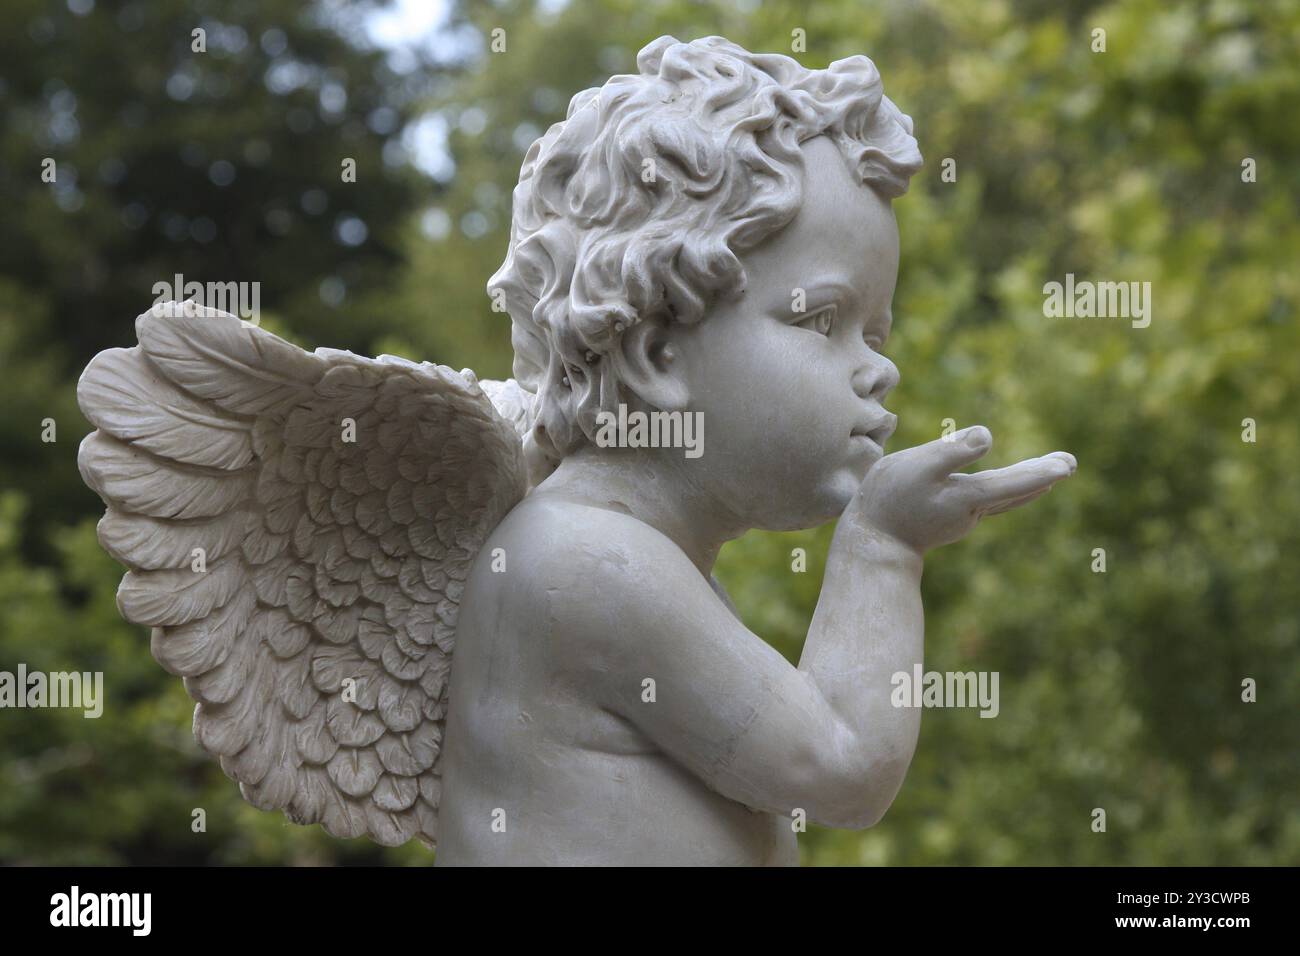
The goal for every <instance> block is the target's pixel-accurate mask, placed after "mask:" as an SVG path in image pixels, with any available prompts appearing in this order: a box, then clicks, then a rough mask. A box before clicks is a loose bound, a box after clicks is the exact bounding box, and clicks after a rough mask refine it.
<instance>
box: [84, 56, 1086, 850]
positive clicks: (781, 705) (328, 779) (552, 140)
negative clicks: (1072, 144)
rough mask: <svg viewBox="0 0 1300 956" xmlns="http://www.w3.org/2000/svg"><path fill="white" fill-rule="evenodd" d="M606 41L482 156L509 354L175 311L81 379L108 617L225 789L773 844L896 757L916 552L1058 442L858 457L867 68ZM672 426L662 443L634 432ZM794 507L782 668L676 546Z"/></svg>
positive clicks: (773, 518) (298, 811)
mask: <svg viewBox="0 0 1300 956" xmlns="http://www.w3.org/2000/svg"><path fill="white" fill-rule="evenodd" d="M637 68H638V72H637V73H635V74H630V75H620V76H614V77H612V78H611V79H610V80H609V81H608V82H607V83H606V84H605V85H604V86H602V87H600V88H599V89H590V90H586V91H584V92H582V93H579V94H578V95H577V96H575V97H574V98H573V100H572V102H571V103H570V104H569V109H568V112H567V116H566V119H565V120H564V121H563V122H560V123H556V124H555V125H554V126H552V127H551V128H550V129H549V130H548V131H547V132H546V133H545V135H543V136H542V137H541V138H540V139H538V140H537V141H536V142H534V143H533V144H532V146H531V148H530V149H529V150H528V153H527V155H526V156H525V158H524V162H523V168H522V170H521V172H520V176H519V183H518V186H517V187H516V189H515V191H514V196H513V221H512V227H511V235H510V244H509V251H508V253H507V255H506V259H505V262H504V264H503V265H502V266H501V268H500V269H499V270H498V271H497V273H496V274H495V275H494V276H493V277H492V278H491V279H490V281H489V284H488V290H489V293H490V294H491V295H492V296H493V297H494V298H495V299H498V300H499V301H501V302H503V304H504V306H505V308H506V310H507V311H508V312H509V315H510V320H511V323H512V342H513V345H514V349H515V358H514V375H515V378H514V379H513V380H510V381H504V382H489V381H481V382H480V381H477V380H476V378H475V376H474V374H473V373H472V372H470V371H469V370H462V371H460V372H456V371H453V370H452V369H450V368H446V367H443V366H440V365H433V364H429V363H424V364H415V363H412V362H409V361H406V360H404V359H399V358H393V357H391V356H381V357H380V358H378V359H369V358H363V357H360V356H357V355H354V354H352V353H350V352H342V351H336V350H333V349H317V350H316V351H315V352H314V353H307V352H304V351H302V350H300V349H298V348H296V347H294V346H292V345H290V344H288V343H287V342H285V341H283V340H281V339H279V338H277V337H276V336H274V335H272V334H270V333H268V332H266V331H264V330H262V329H260V328H258V327H256V326H254V325H251V324H249V323H247V322H244V321H241V320H240V319H238V318H236V317H235V316H233V315H230V314H227V313H224V312H220V311H217V310H214V309H209V308H204V307H201V306H197V305H196V304H195V303H193V302H188V301H187V302H184V303H167V304H166V305H163V306H159V307H155V308H152V309H151V310H150V311H148V312H146V313H145V314H144V315H142V316H140V318H139V320H138V321H137V324H136V332H137V336H138V338H139V344H138V345H137V346H135V347H134V348H130V349H111V350H109V351H106V352H103V353H101V354H100V355H98V356H96V358H95V359H94V360H93V361H92V362H91V363H90V365H89V366H88V367H87V369H86V371H85V373H84V374H83V376H82V378H81V381H80V384H79V388H78V399H79V401H80V404H81V408H82V409H83V410H84V412H85V414H86V416H87V417H88V418H89V419H90V421H91V422H92V423H93V424H94V425H95V426H96V428H97V429H98V430H97V431H95V432H93V433H92V434H91V435H90V436H89V437H88V438H86V440H85V442H84V443H83V444H82V446H81V452H80V458H79V462H80V467H81V471H82V474H83V475H84V477H85V480H86V482H87V483H88V484H89V485H90V486H91V487H92V488H93V489H94V490H95V491H96V492H98V493H99V495H100V496H101V497H102V498H103V499H104V501H105V503H106V504H107V506H108V510H107V513H106V514H105V516H104V518H103V520H102V521H101V522H100V524H99V540H100V541H101V543H102V544H103V546H104V548H105V549H107V551H108V552H109V553H110V554H111V555H113V556H114V557H115V558H116V559H118V560H119V561H121V562H122V563H123V564H125V565H126V566H127V567H128V568H129V573H127V574H126V576H125V578H124V579H123V581H122V585H121V589H120V590H119V592H118V606H119V607H120V609H121V611H122V614H123V615H124V616H125V617H126V618H127V619H128V620H130V621H133V622H135V623H138V624H143V625H147V626H149V627H150V628H152V642H151V646H152V651H153V654H154V656H155V657H156V658H157V659H158V661H159V663H161V664H162V666H163V667H164V668H166V669H167V670H168V671H169V672H171V673H173V674H175V675H177V676H179V677H181V678H183V679H184V681H185V686H186V688H187V689H188V691H189V692H190V694H191V695H192V696H193V697H194V699H195V700H196V701H197V702H198V703H197V706H196V708H195V711H194V733H195V736H196V737H197V739H198V742H199V743H200V744H201V745H202V747H203V748H204V749H205V750H207V751H208V752H209V753H211V754H213V755H215V756H216V757H217V758H218V759H219V760H220V762H221V766H222V768H223V770H224V771H225V772H226V774H227V775H228V776H230V777H231V778H233V779H234V780H236V781H238V783H239V787H240V792H241V793H242V794H243V796H244V798H245V799H246V800H248V801H249V802H250V803H252V804H253V805H254V806H256V807H259V808H262V809H266V810H271V809H279V810H283V811H284V813H285V814H286V815H287V816H288V818H289V819H290V820H292V821H293V822H295V823H300V824H312V823H320V824H322V825H323V826H324V827H325V829H326V830H328V831H329V832H330V833H332V834H334V835H336V836H339V837H357V836H368V837H370V838H371V839H373V840H375V841H377V842H379V843H381V844H385V845H394V844H400V843H404V842H405V841H408V840H411V839H417V840H420V841H421V842H423V843H424V844H425V845H427V846H429V847H434V846H436V847H437V855H436V862H438V863H440V864H442V863H459V864H710V865H716V864H743V865H749V864H788V863H796V862H798V844H797V832H798V831H800V830H802V828H803V825H805V824H806V823H808V822H811V823H819V824H822V825H825V826H831V827H846V828H861V827H868V826H872V825H873V824H875V823H876V822H877V821H879V820H880V819H881V817H882V816H883V815H884V813H885V811H886V809H887V808H888V807H889V805H890V803H891V802H892V801H893V799H894V796H895V795H896V794H897V792H898V790H899V788H900V786H901V785H902V782H903V778H904V775H905V774H906V772H907V768H908V765H909V763H910V761H911V758H912V753H913V750H914V749H915V746H916V741H917V735H918V732H919V728H920V711H919V710H918V709H917V708H915V707H900V706H898V705H897V702H896V701H895V700H893V699H892V698H893V695H892V693H891V692H892V689H893V688H892V685H891V675H894V674H896V673H898V672H911V670H912V668H913V667H914V666H917V665H919V663H920V662H921V659H922V644H923V620H922V608H921V597H920V579H921V569H922V557H923V555H924V553H925V552H926V551H927V550H929V549H931V548H933V547H936V546H938V545H941V544H944V543H947V542H951V541H955V540H957V539H959V538H961V537H962V536H964V535H965V534H966V533H967V532H969V531H970V530H971V529H972V528H973V527H974V526H975V524H976V523H977V522H978V520H979V519H980V518H981V517H982V516H984V515H986V514H993V513H997V512H1000V511H1005V510H1007V509H1009V508H1013V507H1016V506H1018V505H1020V504H1023V503H1025V502H1027V501H1031V500H1032V499H1034V498H1036V497H1038V496H1039V495H1042V494H1043V493H1045V492H1046V491H1048V490H1049V489H1050V488H1051V487H1052V485H1053V484H1054V483H1055V482H1056V481H1058V480H1059V479H1061V478H1064V477H1066V476H1067V475H1069V474H1071V473H1072V472H1073V471H1074V468H1075V462H1074V459H1073V458H1072V457H1071V456H1070V455H1068V454H1066V453H1064V452H1056V453H1053V454H1051V455H1046V456H1043V457H1041V458H1035V459H1029V460H1026V461H1022V462H1020V463H1018V464H1015V465H1012V466H1010V467H1007V468H1001V469H997V470H993V471H985V472H980V473H975V474H968V473H963V472H962V471H961V469H962V468H964V467H965V466H967V465H969V464H971V463H972V462H974V461H976V460H977V459H979V458H980V457H982V456H983V455H984V453H985V452H986V451H987V450H988V448H989V446H990V443H991V440H992V439H991V436H990V435H989V432H988V431H987V429H985V428H982V427H979V426H975V427H972V428H968V429H966V430H965V431H961V432H957V433H955V434H952V435H947V436H944V437H942V438H939V439H936V440H934V441H932V442H929V443H928V444H924V445H920V446H917V447H915V448H911V449H907V450H904V451H900V452H897V453H894V454H890V455H888V456H885V454H884V449H883V446H884V443H885V440H886V439H887V438H888V437H889V435H890V434H891V433H892V431H893V429H894V426H895V423H896V419H895V417H894V416H893V415H892V414H890V413H889V412H887V411H886V410H885V409H884V407H883V404H882V403H883V400H884V399H885V396H886V395H887V393H888V392H889V391H890V390H891V389H892V388H893V387H894V385H895V384H897V381H898V370H897V368H896V367H895V366H894V365H893V363H892V362H890V361H889V359H887V358H886V357H885V356H884V355H883V354H882V349H883V347H884V345H885V341H886V338H887V337H888V335H889V330H890V324H891V321H892V316H891V314H890V301H891V298H892V296H893V292H894V283H895V280H896V276H897V271H898V260H899V241H898V230H897V226H896V223H895V220H894V214H893V211H892V208H891V202H892V200H893V199H895V198H897V197H899V196H901V195H902V194H903V193H904V192H905V191H906V190H907V186H908V180H909V178H910V177H911V176H912V175H913V174H914V173H915V172H917V170H918V169H919V168H920V166H921V155H920V152H919V151H918V149H917V143H916V140H915V139H913V137H912V122H911V120H910V119H909V118H908V117H907V116H905V115H904V114H902V113H901V112H900V111H899V110H898V108H897V107H896V106H895V105H894V104H893V103H892V102H891V101H890V100H889V99H888V98H887V97H886V96H884V94H883V92H882V89H881V82H880V76H879V73H878V72H877V71H876V68H875V66H874V65H873V64H872V63H871V61H870V60H868V59H867V58H866V57H863V56H854V57H850V58H848V59H844V60H839V61H837V62H835V63H832V64H831V65H830V67H829V68H828V69H825V70H808V69H804V68H803V67H801V66H800V65H799V64H798V63H796V62H795V61H794V60H792V59H790V58H789V57H786V56H781V55H767V54H753V53H750V52H748V51H746V50H744V49H742V48H741V47H739V46H737V45H736V44H734V43H731V42H728V41H727V40H725V39H722V38H721V37H708V38H705V39H700V40H695V41H692V42H689V43H683V42H679V41H678V40H676V39H674V38H672V37H660V38H659V39H657V40H655V41H654V42H652V43H650V44H649V45H647V46H646V47H645V48H644V49H643V50H641V52H640V54H639V56H638V57H637ZM656 416H658V418H657V417H656ZM683 416H691V420H692V421H698V422H699V423H700V425H701V426H702V425H704V424H707V426H708V428H707V432H703V431H698V432H697V438H698V439H700V440H701V443H700V445H699V447H697V448H696V449H695V453H694V454H689V453H684V449H683V448H682V447H674V444H675V443H674V442H673V441H672V440H659V439H664V438H667V439H672V438H673V437H674V435H676V434H677V433H676V431H675V430H674V429H666V428H659V429H657V430H656V429H655V427H654V422H655V421H660V424H661V425H662V424H663V422H662V421H661V420H660V419H661V418H664V417H666V418H667V419H670V420H671V422H673V423H679V422H680V421H681V420H682V418H683ZM646 421H650V422H651V427H650V428H649V429H648V432H649V433H650V434H649V438H647V429H646V428H645V427H644V423H645V422H646ZM614 422H617V423H618V426H619V427H617V428H611V427H610V426H611V423H614ZM611 434H613V440H610V435H611ZM706 435H707V442H704V441H703V439H704V437H705V436H706ZM677 444H678V445H679V444H680V443H677ZM832 519H838V525H837V527H836V530H835V534H834V537H833V540H832V544H831V548H830V554H829V556H828V561H827V566H826V574H825V579H824V582H823V587H822V592H821V597H820V600H819V602H818V605H817V609H816V612H815V614H814V616H813V619H812V621H811V625H810V627H809V629H808V637H807V642H806V644H805V647H804V649H803V653H802V657H801V659H800V661H799V664H798V666H797V667H796V666H793V665H791V664H790V663H788V662H787V661H786V660H785V659H784V658H783V657H782V656H781V655H780V654H778V653H777V652H776V651H775V650H774V649H773V648H772V647H770V646H769V645H768V644H767V643H765V642H764V641H763V640H762V639H761V638H760V637H758V636H757V635H755V634H754V633H753V632H752V631H750V630H749V629H748V628H747V627H746V626H745V624H744V623H743V622H742V621H741V619H740V617H739V616H738V614H737V613H736V611H735V608H734V607H733V606H732V604H731V602H730V600H729V598H728V597H727V595H726V593H725V592H724V591H723V589H722V587H721V586H720V585H719V584H718V582H717V581H716V580H715V579H714V578H713V576H712V568H713V564H714V560H715V558H716V557H717V554H718V551H719V549H720V548H721V546H722V545H723V543H725V542H726V541H728V540H731V539H734V538H736V537H738V536H740V535H741V534H743V533H744V532H745V531H746V530H748V529H751V528H762V529H768V530H790V529H797V528H808V527H812V526H815V525H818V524H821V523H824V522H827V521H830V520H832Z"/></svg>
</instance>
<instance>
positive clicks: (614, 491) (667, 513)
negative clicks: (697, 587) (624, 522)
mask: <svg viewBox="0 0 1300 956" xmlns="http://www.w3.org/2000/svg"><path fill="white" fill-rule="evenodd" d="M669 455H677V456H681V451H680V449H647V448H600V449H596V448H584V449H581V450H579V451H577V452H574V453H573V454H572V455H570V456H569V457H567V458H565V459H564V461H562V462H561V463H560V466H559V467H558V468H557V469H556V470H555V472H554V473H553V474H552V475H551V476H550V477H548V478H547V479H546V480H545V481H543V482H542V483H541V484H540V485H538V487H537V489H536V490H535V491H534V492H533V493H534V494H546V495H557V496H560V497H563V498H566V499H569V500H572V501H579V502H581V503H583V504H587V505H590V506H592V507H596V508H607V509H610V510H613V511H618V512H621V513H623V514H629V515H631V516H632V517H634V518H636V519H637V520H638V521H641V522H643V523H645V524H647V525H649V526H650V527H652V528H654V529H656V530H657V531H659V532H660V533H661V534H663V535H664V536H665V537H667V538H668V539H669V540H671V541H672V542H673V543H674V544H676V545H677V546H678V547H679V548H681V549H682V552H683V553H684V554H685V555H686V556H687V557H688V558H689V559H690V560H691V563H692V564H694V565H695V566H696V567H697V568H699V570H700V573H701V574H703V575H704V576H705V577H706V578H709V577H711V576H712V573H713V564H714V562H715V561H716V560H717V558H718V552H719V551H721V550H722V546H723V545H724V544H726V542H728V541H730V540H732V539H733V538H738V537H740V536H741V535H742V534H744V533H745V532H746V531H747V530H749V529H748V528H746V527H745V526H744V524H743V523H742V522H741V521H740V520H739V519H738V518H736V517H735V516H734V515H731V514H729V513H728V511H727V509H726V508H725V507H723V506H722V505H721V504H720V503H719V502H718V501H717V500H716V499H714V498H712V497H709V496H707V495H705V494H703V493H702V492H701V491H700V490H699V489H698V488H696V487H695V486H694V485H693V484H692V483H691V482H690V480H689V478H688V476H687V470H686V468H685V467H683V466H682V465H681V464H680V463H678V462H676V461H674V460H672V459H670V458H669V457H668V456H669Z"/></svg>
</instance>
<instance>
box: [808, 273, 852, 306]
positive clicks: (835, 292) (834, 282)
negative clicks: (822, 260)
mask: <svg viewBox="0 0 1300 956" xmlns="http://www.w3.org/2000/svg"><path fill="white" fill-rule="evenodd" d="M805 292H806V293H807V296H808V307H809V308H812V307H813V303H814V302H817V303H818V306H817V307H818V308H822V307H824V306H825V305H827V304H829V303H828V302H827V300H828V299H830V298H832V296H833V297H836V298H838V299H839V300H840V301H841V302H845V303H848V304H854V303H856V302H857V301H858V293H857V291H856V290H855V289H854V288H853V286H852V285H851V284H850V283H849V282H848V281H847V280H845V279H841V278H838V277H835V276H832V277H830V278H819V279H816V280H815V281H813V282H811V283H809V285H808V286H807V288H806V289H805ZM828 293H830V295H828Z"/></svg>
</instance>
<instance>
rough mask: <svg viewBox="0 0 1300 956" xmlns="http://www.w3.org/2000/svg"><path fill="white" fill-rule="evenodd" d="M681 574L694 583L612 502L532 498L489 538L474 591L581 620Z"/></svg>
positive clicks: (669, 549) (674, 555) (674, 554)
mask: <svg viewBox="0 0 1300 956" xmlns="http://www.w3.org/2000/svg"><path fill="white" fill-rule="evenodd" d="M494 562H495V563H494ZM494 568H495V572H494V570H493V569H494ZM679 576H685V577H688V578H690V577H694V578H697V579H699V578H700V576H699V574H698V572H696V571H694V568H693V566H692V565H691V563H690V560H689V559H688V558H687V557H686V555H685V554H683V553H682V551H681V550H680V549H679V548H678V547H677V546H676V545H675V544H674V543H673V542H672V541H671V540H669V539H668V538H667V537H665V536H664V535H663V534H662V533H661V532H660V531H658V530H656V529H655V528H653V527H651V526H650V525H648V524H646V523H645V522H643V521H640V520H639V519H637V518H636V517H634V516H633V515H631V514H630V513H628V512H626V511H621V510H619V509H618V507H617V505H610V506H605V507H598V506H596V505H594V504H591V503H588V502H583V501H578V500H574V499H572V498H567V497H563V496H559V495H545V494H539V493H534V494H532V495H529V496H528V497H527V498H525V499H524V500H523V501H521V502H520V503H519V504H518V505H517V506H516V507H515V508H514V510H513V511H511V512H510V514H509V515H508V516H507V517H506V518H505V520H504V521H502V522H501V524H500V525H499V526H498V527H497V529H496V530H495V531H494V532H493V533H492V535H491V536H490V537H489V538H488V540H487V542H486V544H485V545H484V547H483V551H482V553H481V555H480V558H479V561H478V564H477V565H476V568H475V572H474V579H475V580H474V582H473V585H472V590H474V591H475V592H477V593H478V594H485V593H487V592H488V591H489V590H490V591H492V592H496V593H497V594H498V595H499V596H500V598H501V599H503V600H505V601H507V602H508V603H510V604H512V605H514V604H516V603H524V604H531V605H534V606H536V604H537V603H538V602H545V603H546V604H547V605H548V606H551V605H555V604H564V605H567V606H569V607H571V608H573V611H574V613H578V615H579V616H582V615H581V610H582V608H591V609H593V610H597V609H599V608H602V607H607V606H609V605H611V604H613V605H624V606H626V605H628V604H632V603H635V602H636V601H638V600H640V599H643V598H646V597H648V596H652V595H654V594H655V593H656V592H657V591H658V590H659V589H660V587H659V586H660V584H662V583H663V582H665V581H666V580H671V579H675V578H677V577H679ZM701 580H702V579H701ZM566 616H567V615H566Z"/></svg>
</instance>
